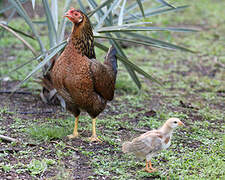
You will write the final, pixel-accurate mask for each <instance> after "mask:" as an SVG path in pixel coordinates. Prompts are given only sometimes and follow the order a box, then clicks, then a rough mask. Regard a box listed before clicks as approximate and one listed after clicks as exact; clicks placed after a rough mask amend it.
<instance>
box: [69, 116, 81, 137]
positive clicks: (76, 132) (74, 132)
mask: <svg viewBox="0 0 225 180" xmlns="http://www.w3.org/2000/svg"><path fill="white" fill-rule="evenodd" d="M78 119H79V116H77V117H75V125H74V129H73V134H71V135H68V138H69V139H73V138H76V137H78V130H77V129H78Z"/></svg>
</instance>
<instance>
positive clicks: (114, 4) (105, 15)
mask: <svg viewBox="0 0 225 180" xmlns="http://www.w3.org/2000/svg"><path fill="white" fill-rule="evenodd" d="M119 3H120V0H115V1H114V2H113V3H112V5H111V6H110V8H109V9H108V10H107V11H106V12H105V13H104V15H103V16H102V17H101V18H100V21H99V22H98V24H97V25H96V26H95V28H94V29H98V28H99V27H101V26H103V22H104V21H105V19H106V17H108V15H109V14H110V12H111V11H112V10H113V9H114V8H115V7H116V6H117V5H118V4H119Z"/></svg>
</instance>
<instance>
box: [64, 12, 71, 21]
mask: <svg viewBox="0 0 225 180" xmlns="http://www.w3.org/2000/svg"><path fill="white" fill-rule="evenodd" d="M63 17H65V18H66V17H67V18H68V19H69V20H71V19H72V18H73V17H72V15H71V14H70V13H69V12H66V14H65V15H64V16H63Z"/></svg>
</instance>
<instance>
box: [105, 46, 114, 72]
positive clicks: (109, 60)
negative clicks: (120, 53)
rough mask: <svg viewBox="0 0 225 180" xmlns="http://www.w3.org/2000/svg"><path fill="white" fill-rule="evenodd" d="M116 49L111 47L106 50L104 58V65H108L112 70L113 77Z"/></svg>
mask: <svg viewBox="0 0 225 180" xmlns="http://www.w3.org/2000/svg"><path fill="white" fill-rule="evenodd" d="M116 54H117V51H116V48H115V47H114V46H111V47H110V48H109V50H108V53H107V55H106V57H105V61H104V63H105V64H110V65H111V66H112V68H113V71H114V73H115V75H116V74H117V58H116Z"/></svg>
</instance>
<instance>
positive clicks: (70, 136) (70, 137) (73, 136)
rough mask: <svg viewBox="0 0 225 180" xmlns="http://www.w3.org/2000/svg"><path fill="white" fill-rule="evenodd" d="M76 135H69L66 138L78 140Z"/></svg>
mask: <svg viewBox="0 0 225 180" xmlns="http://www.w3.org/2000/svg"><path fill="white" fill-rule="evenodd" d="M78 136H79V135H78V134H70V135H68V136H67V137H68V138H69V139H74V138H78Z"/></svg>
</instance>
